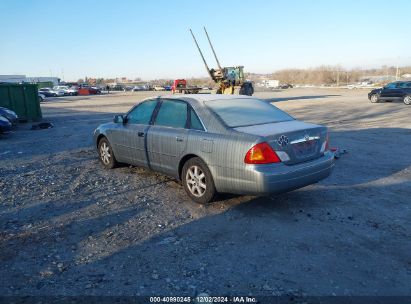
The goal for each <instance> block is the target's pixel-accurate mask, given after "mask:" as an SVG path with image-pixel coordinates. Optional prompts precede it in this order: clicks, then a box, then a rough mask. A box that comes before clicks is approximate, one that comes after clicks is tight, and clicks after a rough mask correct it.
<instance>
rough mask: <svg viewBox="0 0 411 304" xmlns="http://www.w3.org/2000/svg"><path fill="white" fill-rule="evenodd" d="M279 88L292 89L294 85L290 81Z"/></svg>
mask: <svg viewBox="0 0 411 304" xmlns="http://www.w3.org/2000/svg"><path fill="white" fill-rule="evenodd" d="M279 88H280V89H283V90H286V89H291V88H293V85H292V84H289V83H284V84H282V85H280V86H279Z"/></svg>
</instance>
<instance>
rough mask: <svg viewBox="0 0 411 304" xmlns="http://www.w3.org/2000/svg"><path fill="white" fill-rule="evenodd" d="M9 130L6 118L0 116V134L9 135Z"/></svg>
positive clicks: (9, 124) (8, 122) (9, 125)
mask: <svg viewBox="0 0 411 304" xmlns="http://www.w3.org/2000/svg"><path fill="white" fill-rule="evenodd" d="M11 129H12V125H11V123H10V121H9V120H8V119H7V118H6V117H4V116H2V115H0V134H6V133H9V132H11Z"/></svg>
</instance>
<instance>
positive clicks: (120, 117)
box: [113, 115, 126, 123]
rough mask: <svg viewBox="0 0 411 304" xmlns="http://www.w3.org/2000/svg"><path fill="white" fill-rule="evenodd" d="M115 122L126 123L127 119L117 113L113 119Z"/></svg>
mask: <svg viewBox="0 0 411 304" xmlns="http://www.w3.org/2000/svg"><path fill="white" fill-rule="evenodd" d="M113 121H114V123H125V122H126V120H125V118H124V116H123V115H116V116H114V119H113Z"/></svg>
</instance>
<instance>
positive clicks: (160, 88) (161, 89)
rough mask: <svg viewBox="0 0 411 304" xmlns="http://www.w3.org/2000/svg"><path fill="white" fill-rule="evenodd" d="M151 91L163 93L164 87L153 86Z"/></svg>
mask: <svg viewBox="0 0 411 304" xmlns="http://www.w3.org/2000/svg"><path fill="white" fill-rule="evenodd" d="M153 91H164V87H163V86H159V85H155V86H154V87H153Z"/></svg>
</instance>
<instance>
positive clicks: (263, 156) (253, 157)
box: [244, 142, 281, 164]
mask: <svg viewBox="0 0 411 304" xmlns="http://www.w3.org/2000/svg"><path fill="white" fill-rule="evenodd" d="M244 162H245V163H246V164H271V163H279V162H281V160H280V158H279V157H278V155H277V153H275V151H274V150H273V149H272V148H271V147H270V145H269V144H268V143H266V142H262V143H259V144H256V145H255V146H254V147H252V148H251V149H250V150H248V152H247V154H246V155H245V157H244Z"/></svg>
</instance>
